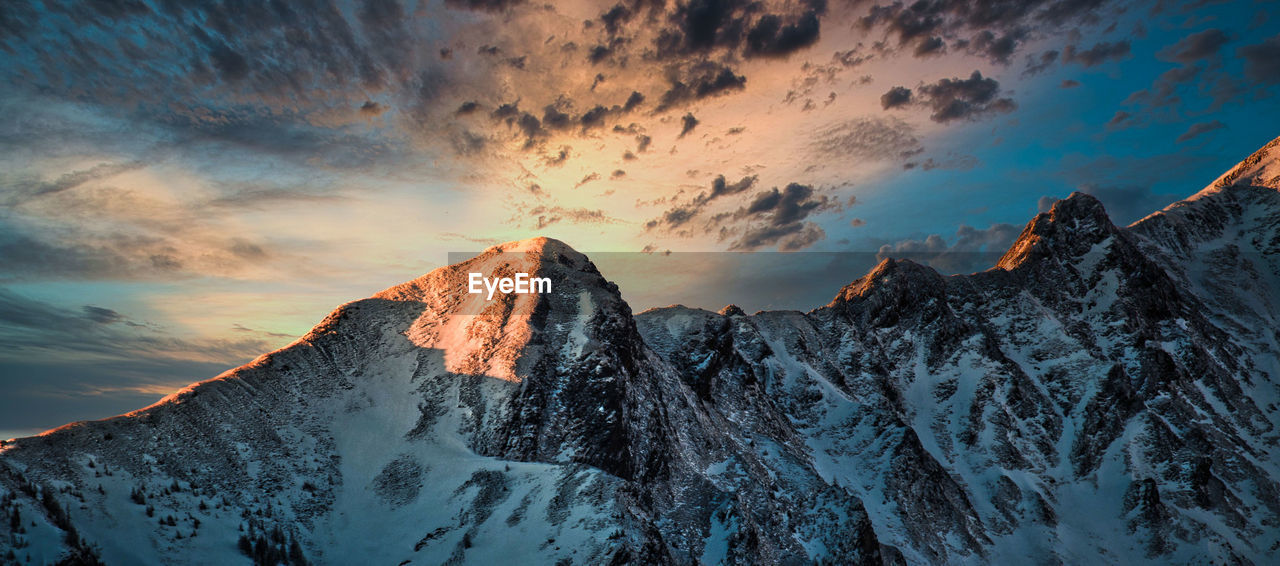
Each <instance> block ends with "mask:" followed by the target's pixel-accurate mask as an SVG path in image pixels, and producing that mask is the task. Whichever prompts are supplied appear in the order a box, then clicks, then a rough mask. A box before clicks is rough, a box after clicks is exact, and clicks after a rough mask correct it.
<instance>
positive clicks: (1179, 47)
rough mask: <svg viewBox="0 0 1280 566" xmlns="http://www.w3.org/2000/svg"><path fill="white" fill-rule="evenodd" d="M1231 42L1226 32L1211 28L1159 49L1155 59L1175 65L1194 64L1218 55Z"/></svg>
mask: <svg viewBox="0 0 1280 566" xmlns="http://www.w3.org/2000/svg"><path fill="white" fill-rule="evenodd" d="M1230 41H1231V37H1230V36H1228V35H1227V33H1226V32H1224V31H1222V30H1220V29H1216V28H1211V29H1207V30H1204V31H1201V32H1196V33H1193V34H1191V35H1188V36H1186V37H1184V38H1182V39H1180V40H1178V42H1177V43H1175V44H1173V45H1170V46H1168V47H1165V48H1164V49H1161V50H1160V52H1158V53H1156V57H1159V58H1160V59H1163V60H1165V61H1173V62H1177V63H1194V62H1196V61H1199V60H1201V59H1208V58H1210V57H1213V56H1215V55H1217V54H1218V51H1219V50H1221V49H1222V46H1223V45H1226V44H1227V43H1229V42H1230Z"/></svg>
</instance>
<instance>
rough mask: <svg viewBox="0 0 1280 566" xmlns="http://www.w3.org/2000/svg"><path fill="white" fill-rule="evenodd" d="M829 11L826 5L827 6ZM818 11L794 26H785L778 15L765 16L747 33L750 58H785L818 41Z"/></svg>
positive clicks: (789, 24)
mask: <svg viewBox="0 0 1280 566" xmlns="http://www.w3.org/2000/svg"><path fill="white" fill-rule="evenodd" d="M824 9H825V4H824ZM819 13H820V12H819V11H817V10H814V11H810V12H807V13H805V14H803V15H801V16H800V17H799V19H797V20H796V21H794V22H792V23H787V24H784V23H783V20H782V17H781V16H779V15H777V14H765V15H764V16H761V17H760V19H758V20H756V23H755V25H754V26H752V27H751V30H750V31H748V32H747V39H746V54H747V55H748V56H762V57H784V56H787V55H790V54H792V53H794V52H796V51H799V50H800V49H803V48H805V47H808V46H810V45H813V44H814V43H817V41H818V34H819V32H820V31H821V24H820V23H819V21H818V14H819Z"/></svg>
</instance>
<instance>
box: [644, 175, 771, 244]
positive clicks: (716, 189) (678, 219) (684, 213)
mask: <svg viewBox="0 0 1280 566" xmlns="http://www.w3.org/2000/svg"><path fill="white" fill-rule="evenodd" d="M756 179H757V177H756V176H755V175H751V176H748V177H743V178H742V179H739V180H738V181H737V182H735V183H730V182H729V181H728V180H727V179H725V177H724V175H717V176H716V178H715V180H713V181H712V182H711V190H710V191H703V192H700V193H698V195H697V196H695V197H693V199H691V200H690V201H688V202H685V203H681V204H677V205H675V206H673V207H672V208H671V209H669V210H667V211H666V212H664V213H663V214H662V216H661V217H660V218H655V219H653V220H650V221H649V222H647V223H645V229H646V230H653V229H655V228H660V229H663V230H666V231H671V230H673V229H676V228H680V227H681V226H683V225H684V224H685V223H686V222H688V221H690V220H692V219H693V218H694V217H696V216H698V215H699V214H700V213H701V212H702V210H703V209H704V208H706V207H707V205H709V204H711V202H712V201H714V200H716V199H718V198H721V197H728V196H733V195H737V194H741V193H743V192H745V191H746V190H747V189H750V188H751V187H753V186H755V184H756Z"/></svg>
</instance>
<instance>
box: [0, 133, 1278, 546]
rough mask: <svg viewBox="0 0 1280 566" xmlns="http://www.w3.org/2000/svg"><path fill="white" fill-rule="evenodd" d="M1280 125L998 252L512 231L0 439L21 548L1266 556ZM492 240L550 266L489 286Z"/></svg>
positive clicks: (1062, 208)
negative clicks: (644, 291) (670, 256)
mask: <svg viewBox="0 0 1280 566" xmlns="http://www.w3.org/2000/svg"><path fill="white" fill-rule="evenodd" d="M1278 146H1280V141H1278V142H1272V143H1271V144H1268V146H1266V147H1264V148H1263V149H1262V150H1260V151H1259V152H1258V153H1257V154H1255V155H1254V156H1251V157H1250V158H1249V159H1247V160H1246V161H1245V162H1242V164H1241V165H1240V166H1238V167H1236V168H1235V169H1233V170H1232V171H1231V172H1228V174H1226V175H1224V176H1223V177H1222V178H1221V179H1219V180H1218V181H1216V182H1215V183H1214V184H1212V185H1210V187H1208V188H1206V189H1205V190H1204V191H1201V192H1200V193H1198V194H1197V195H1195V196H1194V197H1192V198H1190V199H1188V200H1186V201H1183V202H1180V203H1176V204H1174V205H1172V206H1170V207H1168V208H1167V209H1165V210H1163V211H1160V212H1157V213H1155V214H1153V215H1151V216H1148V217H1147V218H1144V219H1143V220H1140V221H1139V222H1137V223H1135V224H1133V225H1131V226H1128V227H1124V228H1120V227H1116V226H1114V225H1113V224H1112V223H1111V221H1110V220H1109V219H1108V217H1107V215H1106V212H1105V211H1104V210H1103V207H1102V205H1101V204H1100V203H1098V202H1097V201H1096V200H1095V199H1093V198H1092V197H1090V196H1088V195H1083V194H1073V195H1072V196H1071V197H1069V198H1067V199H1065V200H1062V201H1060V202H1058V203H1057V204H1056V205H1054V207H1053V208H1052V209H1051V210H1050V211H1049V212H1046V213H1043V214H1040V215H1038V216H1037V217H1036V218H1035V219H1033V220H1032V221H1031V222H1030V223H1029V224H1028V225H1027V227H1026V229H1025V230H1024V231H1023V233H1022V235H1021V237H1020V238H1019V239H1018V241H1017V242H1016V243H1015V244H1014V245H1013V246H1012V247H1011V249H1010V250H1009V251H1008V253H1006V254H1005V256H1004V257H1003V258H1002V259H1001V260H1000V261H999V263H998V265H997V266H996V267H994V268H993V269H991V270H988V271H985V272H981V273H975V274H971V275H963V276H942V275H939V274H938V273H937V272H935V271H934V270H932V269H930V268H928V267H925V266H921V265H918V264H915V263H912V262H909V261H901V260H886V261H884V262H882V263H881V264H880V265H878V266H876V267H875V268H874V269H873V270H872V271H871V272H870V273H868V274H866V275H864V276H862V277H861V278H858V279H857V280H855V281H853V282H852V283H850V284H849V285H848V286H846V287H845V288H844V289H841V290H840V291H839V292H838V293H837V295H836V297H835V299H834V300H832V302H831V303H830V304H828V305H827V306H825V307H822V308H818V309H815V310H813V311H811V312H808V313H800V312H761V313H757V314H754V315H747V314H746V313H744V312H743V311H742V310H741V309H740V308H738V307H736V306H733V305H730V306H727V307H725V308H724V309H722V310H721V311H720V312H718V313H715V312H710V311H704V310H699V309H690V308H685V307H668V308H664V309H654V310H650V311H647V312H644V313H640V314H637V315H632V313H631V310H630V308H629V307H628V306H627V304H626V303H625V302H624V301H623V300H622V299H621V297H620V295H619V293H618V290H617V288H616V286H614V285H613V284H612V283H609V282H608V281H607V280H606V279H605V278H604V277H603V276H602V275H601V274H600V273H599V272H598V271H597V270H596V268H595V266H594V265H593V264H592V263H591V262H590V260H589V259H588V258H586V257H585V256H583V255H582V254H579V253H578V252H576V251H574V250H572V249H570V248H569V247H568V246H566V245H565V244H563V243H561V242H557V241H555V240H548V239H545V238H539V239H534V240H526V241H522V242H513V243H510V244H503V245H501V246H496V247H494V248H491V249H490V250H487V251H486V252H485V253H484V254H482V255H480V256H478V257H476V258H474V259H472V260H469V261H467V262H463V263H460V264H457V265H454V266H449V267H446V268H442V269H439V270H436V271H433V272H432V273H430V274H427V275H425V276H423V277H421V278H419V279H416V280H414V281H411V282H408V283H406V284H404V285H400V286H397V287H393V288H391V289H388V290H386V291H384V292H382V293H379V294H377V295H375V296H374V297H372V298H369V299H364V300H361V301H356V302H353V303H349V304H347V305H343V306H342V307H339V308H338V309H337V310H335V311H334V312H333V313H332V314H331V315H330V316H329V317H328V318H326V319H325V320H324V321H323V322H322V323H320V324H319V325H318V326H316V328H315V329H313V330H312V331H311V332H310V333H309V334H308V335H307V336H304V337H303V338H301V339H299V340H298V341H297V342H295V343H294V344H292V345H290V346H288V347H286V348H284V349H282V350H279V351H277V352H273V353H271V354H267V355H265V356H262V357H261V358H259V359H258V360H255V361H254V362H253V363H251V364H248V365H246V366H244V367H241V368H237V369H235V370H232V371H230V372H227V373H226V374H223V375H222V376H219V377H217V378H215V379H212V380H209V381H206V382H202V383H199V384H195V385H193V386H191V387H188V388H186V389H184V390H183V391H180V392H178V393H176V394H174V395H172V396H170V397H168V398H166V399H165V400H163V401H161V402H160V403H157V404H156V405H154V406H152V407H148V408H146V409H142V410H140V411H136V412H134V413H130V414H128V415H124V416H121V417H117V418H114V419H108V420H105V421H97V422H90V423H75V424H72V425H68V426H66V427H63V428H61V429H58V430H56V431H52V432H50V433H46V434H44V435H42V436H39V437H33V438H26V439H20V440H18V441H16V442H13V443H10V444H8V445H5V446H4V447H2V448H0V519H4V520H2V521H0V561H5V560H17V561H24V560H25V558H26V556H30V557H31V558H32V561H33V562H55V561H57V560H58V559H59V558H64V557H80V558H85V557H88V556H90V555H94V554H96V555H99V556H101V557H102V558H103V559H104V560H106V561H107V562H108V563H155V562H166V561H182V560H190V559H194V557H212V558H207V560H209V561H215V562H227V561H235V560H248V558H247V557H245V556H242V555H241V550H240V549H238V548H237V543H238V542H239V539H240V538H241V536H242V535H243V536H244V538H246V539H247V542H248V543H249V547H250V548H249V550H248V554H250V555H254V556H255V557H256V558H257V559H259V560H260V561H272V560H276V559H278V558H279V557H285V558H286V559H287V558H288V557H289V556H291V555H292V554H294V551H295V548H294V547H296V552H297V553H298V554H303V555H305V556H306V557H307V558H308V559H309V560H312V561H314V562H322V563H363V562H370V563H403V561H411V562H412V563H440V562H449V563H458V562H477V563H490V562H494V561H497V560H500V559H501V558H502V557H504V556H511V555H513V554H517V553H518V554H519V555H520V556H521V557H522V558H524V559H525V560H529V561H538V562H547V563H556V562H558V561H563V560H571V561H572V562H573V563H607V562H616V563H626V562H636V563H646V564H647V563H673V564H688V563H697V562H706V563H719V562H721V561H723V562H727V563H761V562H765V563H774V562H779V563H810V562H821V561H830V562H835V563H872V564H877V563H913V564H914V563H991V562H1017V563H1032V562H1034V563H1042V562H1045V563H1053V562H1065V563H1080V562H1096V561H1101V562H1104V563H1132V562H1155V563H1188V564H1193V563H1194V564H1198V563H1207V562H1210V561H1213V562H1215V563H1216V562H1226V563H1246V564H1247V563H1256V564H1264V563H1267V562H1268V557H1274V556H1275V555H1276V554H1277V553H1280V451H1278V450H1277V448H1276V447H1277V445H1278V444H1280V428H1278V427H1280V406H1278V405H1277V403H1280V191H1278V190H1277V186H1280V185H1278V181H1277V171H1280V169H1278V167H1280V166H1277V165H1276V164H1277V159H1276V156H1273V155H1272V152H1275V151H1280V150H1277V149H1276V148H1277V147H1278ZM471 272H480V273H484V274H486V275H488V276H506V275H509V274H512V273H516V272H524V273H530V274H533V275H535V276H539V277H550V278H552V279H553V280H554V281H555V286H554V290H553V291H551V292H546V293H536V294H528V295H510V296H507V297H504V298H503V299H501V300H496V301H492V302H486V301H484V300H483V297H477V296H475V295H469V294H468V293H467V292H466V287H467V275H468V273H471ZM15 517H16V518H15ZM293 543H296V544H293ZM10 550H12V552H13V553H14V554H13V555H12V556H13V558H9V555H8V553H9V551H10ZM272 553H278V555H276V554H272ZM201 559H206V558H201Z"/></svg>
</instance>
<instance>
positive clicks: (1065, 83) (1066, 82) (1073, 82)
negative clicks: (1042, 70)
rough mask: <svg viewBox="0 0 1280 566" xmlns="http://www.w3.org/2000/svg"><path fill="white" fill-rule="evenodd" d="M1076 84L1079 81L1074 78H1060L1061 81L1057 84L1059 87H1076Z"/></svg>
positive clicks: (1078, 83)
mask: <svg viewBox="0 0 1280 566" xmlns="http://www.w3.org/2000/svg"><path fill="white" fill-rule="evenodd" d="M1078 86H1080V81H1077V80H1074V79H1062V83H1061V84H1059V85H1058V87H1059V88H1076V87H1078Z"/></svg>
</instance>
